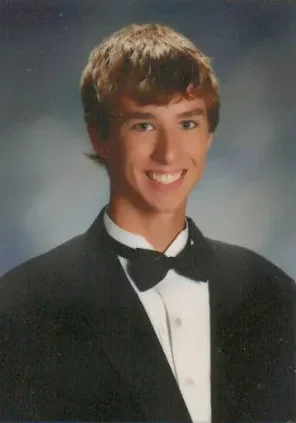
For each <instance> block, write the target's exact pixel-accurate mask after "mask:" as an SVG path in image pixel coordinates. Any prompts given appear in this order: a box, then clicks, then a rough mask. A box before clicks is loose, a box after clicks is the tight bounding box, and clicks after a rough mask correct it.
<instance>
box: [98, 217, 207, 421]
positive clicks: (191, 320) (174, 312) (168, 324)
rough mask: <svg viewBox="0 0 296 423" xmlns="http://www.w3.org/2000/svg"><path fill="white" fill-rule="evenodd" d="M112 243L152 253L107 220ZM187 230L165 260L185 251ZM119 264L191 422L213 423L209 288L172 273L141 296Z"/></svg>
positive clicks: (138, 239)
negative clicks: (147, 318)
mask: <svg viewBox="0 0 296 423" xmlns="http://www.w3.org/2000/svg"><path fill="white" fill-rule="evenodd" d="M104 223H105V227H106V230H107V232H108V233H109V235H110V236H111V237H113V238H114V239H116V240H117V241H119V242H121V243H122V244H125V245H127V246H129V247H132V248H146V249H150V250H154V248H153V246H152V245H151V244H150V243H149V242H148V241H147V240H146V239H145V238H143V237H142V236H140V235H136V234H133V233H130V232H127V231H125V230H124V229H122V228H120V227H119V226H118V225H116V224H115V223H114V222H113V221H112V220H111V219H110V217H109V216H108V214H107V212H105V215H104ZM187 239H188V227H187V226H186V228H185V229H184V230H183V231H182V232H181V233H180V234H179V235H178V236H177V237H176V238H175V240H174V241H173V242H172V243H171V244H170V246H169V247H168V248H167V250H166V251H165V252H164V254H166V255H167V256H171V257H172V256H176V255H177V254H178V253H179V252H180V251H181V250H182V249H183V248H184V247H185V245H186V243H187ZM119 260H120V263H121V265H122V267H123V269H124V271H125V273H126V276H127V278H128V280H129V281H130V283H131V285H132V287H133V289H134V290H135V291H136V293H137V294H138V296H139V299H140V301H141V302H142V304H143V306H144V308H145V310H146V312H147V315H148V317H149V319H150V321H151V324H152V326H153V328H154V330H155V332H156V334H157V337H158V339H159V342H160V344H161V346H162V348H163V351H164V353H165V355H166V358H167V360H168V362H169V364H170V366H171V369H172V372H173V374H174V376H175V378H176V381H177V383H178V385H179V389H180V391H181V393H182V395H183V398H184V401H185V403H186V406H187V409H188V411H189V413H190V416H191V418H192V421H193V422H198V423H210V422H211V384H210V372H211V368H210V352H211V351H210V345H211V343H210V307H209V289H208V283H204V282H196V281H193V280H191V279H188V278H186V277H184V276H181V275H179V274H178V273H176V272H175V271H174V270H173V269H171V270H169V271H168V273H167V275H166V276H165V278H164V279H163V280H162V281H161V282H159V283H158V284H157V285H156V286H155V287H153V288H151V289H148V290H147V291H144V292H141V291H139V289H138V288H137V287H136V285H135V283H134V282H133V280H132V279H131V277H130V276H129V274H128V272H127V263H128V260H127V259H126V258H124V257H119Z"/></svg>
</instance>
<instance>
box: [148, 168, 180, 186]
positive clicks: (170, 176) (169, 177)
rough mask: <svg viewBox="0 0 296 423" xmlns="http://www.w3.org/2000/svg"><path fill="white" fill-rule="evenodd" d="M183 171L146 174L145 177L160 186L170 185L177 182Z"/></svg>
mask: <svg viewBox="0 0 296 423" xmlns="http://www.w3.org/2000/svg"><path fill="white" fill-rule="evenodd" d="M184 172H185V171H180V172H178V173H156V172H148V173H147V175H148V176H149V178H150V179H152V180H153V181H156V182H159V183H160V184H165V185H168V184H172V183H173V182H176V181H178V180H179V179H180V178H181V176H182V175H183V173H184Z"/></svg>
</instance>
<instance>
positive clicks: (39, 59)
mask: <svg viewBox="0 0 296 423" xmlns="http://www.w3.org/2000/svg"><path fill="white" fill-rule="evenodd" d="M0 21H1V22H0V23H1V25H0V52H1V66H0V84H1V91H0V92H1V102H0V107H1V113H0V128H1V131H0V141H1V144H0V145H1V155H0V174H1V178H0V194H1V207H0V275H2V274H3V273H5V272H6V271H8V270H9V269H11V268H12V267H14V266H16V265H17V264H19V263H21V262H23V261H25V260H27V259H29V258H30V257H33V256H36V255H38V254H40V253H43V252H45V251H47V250H49V249H51V248H53V247H55V246H56V245H58V244H60V243H62V242H64V241H66V240H68V239H70V238H71V237H73V236H75V235H77V234H80V233H81V232H84V231H85V230H86V229H87V228H88V227H89V226H90V224H91V223H92V221H93V220H94V219H95V217H96V215H97V214H98V212H99V210H100V209H101V207H102V206H103V205H105V204H106V203H107V201H108V178H107V174H106V172H105V171H104V170H103V169H100V168H98V167H97V166H96V165H95V164H94V163H93V162H91V161H90V160H88V159H87V158H86V157H85V156H84V155H83V153H88V152H90V151H91V147H90V142H89V140H88V137H87V132H86V128H85V125H84V121H83V113H82V106H81V103H80V96H79V80H80V75H81V71H82V69H83V67H84V66H85V64H86V61H87V58H88V55H89V53H90V51H91V50H92V49H93V48H94V47H95V45H97V44H98V43H99V42H100V41H101V40H102V38H103V37H105V36H107V35H110V34H111V33H112V32H113V31H115V30H117V29H119V28H120V27H122V26H123V25H127V24H129V23H132V22H137V23H144V22H159V23H165V24H168V25H170V26H172V27H174V28H175V29H176V30H178V31H180V32H182V33H184V34H185V35H186V36H188V37H189V38H190V39H191V40H192V41H193V42H195V43H196V45H197V46H198V47H199V48H200V49H201V50H202V51H203V52H204V53H205V54H207V55H208V56H210V57H212V58H213V66H214V69H215V71H216V73H217V75H218V79H219V82H220V92H221V99H222V108H221V121H220V124H219V127H218V130H217V132H216V133H215V136H214V142H213V145H212V148H211V151H210V153H209V158H208V164H207V168H206V170H205V174H204V177H203V179H202V181H201V182H200V183H199V184H198V185H197V186H196V188H195V190H194V192H192V194H191V197H190V200H189V205H188V215H190V216H191V217H192V218H193V219H194V220H195V222H196V224H197V225H198V226H199V227H200V229H201V230H202V231H203V232H204V234H206V235H207V236H209V237H212V238H215V239H220V240H223V241H227V242H230V243H235V244H238V245H242V246H245V247H248V248H251V249H253V250H255V251H256V252H258V253H260V254H262V255H263V256H265V257H267V258H268V259H270V260H271V261H273V262H274V263H276V264H277V265H278V266H280V267H281V268H282V269H283V270H285V271H286V272H287V273H288V274H290V275H291V276H293V277H294V278H295V277H296V260H295V249H296V141H295V120H296V113H295V94H296V82H295V75H296V48H295V45H296V2H294V1H292V0H291V1H288V0H277V1H273V0H269V1H263V0H253V1H252V0H239V1H234V0H233V1H231V0H228V1H226V0H225V1H223V0H198V1H197V0H130V1H124V0H108V1H106V0H84V1H82V0H34V1H32V0H0Z"/></svg>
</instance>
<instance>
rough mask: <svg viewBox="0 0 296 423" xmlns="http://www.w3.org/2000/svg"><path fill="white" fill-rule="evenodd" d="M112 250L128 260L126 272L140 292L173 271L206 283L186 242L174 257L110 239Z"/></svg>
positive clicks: (192, 251)
mask: <svg viewBox="0 0 296 423" xmlns="http://www.w3.org/2000/svg"><path fill="white" fill-rule="evenodd" d="M111 243H112V249H113V251H115V252H116V253H117V254H118V255H119V256H122V257H125V258H126V259H128V265H127V271H128V273H129V275H130V277H131V278H132V280H133V281H134V283H135V284H136V285H137V287H138V289H139V290H140V291H146V290H147V289H150V288H152V287H154V286H155V285H157V284H158V283H159V282H160V281H162V280H163V279H164V278H165V276H166V275H167V273H168V271H169V270H170V269H174V270H175V271H176V272H177V273H179V274H180V275H183V276H186V277H188V278H190V279H193V280H198V281H206V279H205V277H204V275H202V273H203V272H202V267H201V266H200V265H199V257H198V256H197V251H196V249H195V248H194V245H193V246H192V245H191V243H190V240H189V241H188V243H187V245H186V247H185V248H184V249H183V250H182V251H181V252H180V253H179V254H178V255H177V256H175V257H169V256H166V255H165V254H164V253H161V252H159V251H154V250H148V249H144V248H131V247H128V246H126V245H124V244H121V243H119V242H117V241H116V240H114V239H112V240H111Z"/></svg>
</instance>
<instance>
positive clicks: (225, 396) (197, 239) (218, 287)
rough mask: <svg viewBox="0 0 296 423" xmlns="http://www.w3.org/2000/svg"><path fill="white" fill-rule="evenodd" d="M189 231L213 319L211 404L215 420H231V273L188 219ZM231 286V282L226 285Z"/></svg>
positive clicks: (198, 273)
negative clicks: (227, 316) (227, 312)
mask: <svg viewBox="0 0 296 423" xmlns="http://www.w3.org/2000/svg"><path fill="white" fill-rule="evenodd" d="M187 220H188V223H189V230H190V233H191V235H192V238H193V240H194V246H195V248H196V256H197V257H198V258H199V259H198V263H197V275H201V276H202V278H203V280H208V284H209V297H210V322H211V406H212V423H220V422H222V421H225V422H227V421H231V408H232V407H231V404H234V402H235V393H234V392H233V389H232V386H231V385H230V384H229V383H228V382H229V380H228V379H229V359H228V356H227V355H226V354H225V351H224V348H223V345H224V334H225V326H224V323H223V322H224V304H225V302H227V300H228V298H229V295H230V293H229V292H227V291H226V290H225V280H226V279H227V277H228V276H227V274H225V273H224V270H223V268H222V267H221V263H220V262H219V260H218V258H217V257H216V255H215V252H214V250H213V248H212V246H211V243H210V241H209V240H208V239H207V238H205V237H204V236H203V235H202V233H201V232H200V231H199V230H198V228H197V227H196V226H195V224H194V222H193V221H192V220H191V219H190V218H187ZM226 285H227V284H226ZM227 376H228V377H227Z"/></svg>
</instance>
